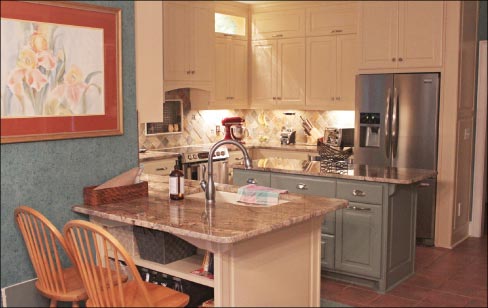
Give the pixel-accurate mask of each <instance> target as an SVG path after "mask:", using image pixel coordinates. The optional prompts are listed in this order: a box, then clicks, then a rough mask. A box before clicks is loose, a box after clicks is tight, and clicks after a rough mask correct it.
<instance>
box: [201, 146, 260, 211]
mask: <svg viewBox="0 0 488 308" xmlns="http://www.w3.org/2000/svg"><path fill="white" fill-rule="evenodd" d="M224 144H233V145H235V146H236V147H237V148H238V149H239V150H241V152H242V153H243V154H244V166H245V167H246V169H251V168H252V161H251V157H250V156H249V153H248V152H247V149H246V148H245V147H244V146H243V145H242V144H241V143H240V142H237V141H235V140H228V139H224V140H220V141H219V142H217V143H215V144H214V145H213V146H212V147H211V148H210V152H209V154H208V156H209V157H208V168H207V171H208V180H207V182H205V180H202V181H201V182H200V186H201V187H202V188H203V189H204V190H205V200H206V202H207V203H210V204H212V203H215V183H214V180H213V156H214V154H215V151H216V150H217V149H218V148H219V147H221V146H222V145H224ZM204 178H205V177H204Z"/></svg>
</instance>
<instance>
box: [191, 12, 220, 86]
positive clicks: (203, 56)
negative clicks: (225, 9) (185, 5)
mask: <svg viewBox="0 0 488 308" xmlns="http://www.w3.org/2000/svg"><path fill="white" fill-rule="evenodd" d="M191 10H192V14H191V16H192V19H193V22H192V23H191V26H192V40H191V42H192V45H191V47H190V52H191V55H192V57H191V65H190V66H191V71H192V73H191V78H192V79H193V80H198V81H208V82H210V81H211V80H212V76H213V69H214V67H213V63H214V46H215V44H214V39H215V34H214V23H215V22H214V12H213V10H211V9H209V8H202V7H193V8H191Z"/></svg>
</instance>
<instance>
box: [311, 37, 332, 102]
mask: <svg viewBox="0 0 488 308" xmlns="http://www.w3.org/2000/svg"><path fill="white" fill-rule="evenodd" d="M336 51H337V48H336V38H335V37H334V36H322V37H312V38H307V101H306V104H307V106H316V107H319V108H325V107H328V106H333V105H334V102H335V88H336V65H337V61H336V59H337V57H336Z"/></svg>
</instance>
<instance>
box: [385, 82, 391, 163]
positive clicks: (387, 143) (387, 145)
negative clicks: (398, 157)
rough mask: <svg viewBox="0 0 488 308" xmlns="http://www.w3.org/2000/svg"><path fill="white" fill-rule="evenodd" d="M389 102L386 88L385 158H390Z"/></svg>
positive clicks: (389, 98) (389, 94)
mask: <svg viewBox="0 0 488 308" xmlns="http://www.w3.org/2000/svg"><path fill="white" fill-rule="evenodd" d="M390 101H391V89H390V88H388V94H387V95H386V114H385V151H386V158H388V159H389V158H390V149H391V147H390Z"/></svg>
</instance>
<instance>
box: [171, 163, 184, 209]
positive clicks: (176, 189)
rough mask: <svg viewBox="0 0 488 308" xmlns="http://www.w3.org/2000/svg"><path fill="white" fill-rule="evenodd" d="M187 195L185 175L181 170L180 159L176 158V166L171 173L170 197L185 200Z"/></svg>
mask: <svg viewBox="0 0 488 308" xmlns="http://www.w3.org/2000/svg"><path fill="white" fill-rule="evenodd" d="M184 197H185V177H184V175H183V172H182V171H181V170H180V164H179V161H178V160H176V164H175V168H174V169H173V171H171V173H170V174H169V198H170V199H171V200H183V199H184Z"/></svg>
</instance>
